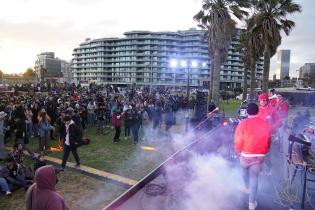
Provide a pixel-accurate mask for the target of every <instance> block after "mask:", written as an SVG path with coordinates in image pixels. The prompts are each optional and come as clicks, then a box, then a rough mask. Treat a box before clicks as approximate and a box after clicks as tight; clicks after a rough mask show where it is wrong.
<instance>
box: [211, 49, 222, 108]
mask: <svg viewBox="0 0 315 210" xmlns="http://www.w3.org/2000/svg"><path fill="white" fill-rule="evenodd" d="M220 71H221V63H220V57H219V52H218V50H216V51H215V53H214V56H213V71H212V74H213V75H212V99H213V102H214V104H215V105H216V106H217V107H218V106H219V100H220Z"/></svg>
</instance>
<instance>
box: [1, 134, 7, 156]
mask: <svg viewBox="0 0 315 210" xmlns="http://www.w3.org/2000/svg"><path fill="white" fill-rule="evenodd" d="M5 157H6V152H5V151H4V135H0V159H4V158H5Z"/></svg>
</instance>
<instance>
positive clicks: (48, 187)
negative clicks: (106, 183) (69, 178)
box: [25, 165, 69, 210]
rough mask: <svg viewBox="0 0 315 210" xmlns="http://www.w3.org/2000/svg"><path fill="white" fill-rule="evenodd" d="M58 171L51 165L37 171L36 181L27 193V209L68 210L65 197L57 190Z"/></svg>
mask: <svg viewBox="0 0 315 210" xmlns="http://www.w3.org/2000/svg"><path fill="white" fill-rule="evenodd" d="M55 186H56V173H55V169H54V168H53V167H52V166H51V165H47V166H43V167H41V168H39V169H37V170H36V172H35V183H34V184H33V185H32V186H31V187H30V188H29V189H28V190H27V193H26V198H25V200H26V210H39V209H41V210H68V209H69V208H68V207H67V205H66V203H65V201H64V199H63V198H62V197H61V196H60V195H59V194H58V193H57V192H56V190H55Z"/></svg>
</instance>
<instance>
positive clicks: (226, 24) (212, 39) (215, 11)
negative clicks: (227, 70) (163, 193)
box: [194, 0, 250, 105]
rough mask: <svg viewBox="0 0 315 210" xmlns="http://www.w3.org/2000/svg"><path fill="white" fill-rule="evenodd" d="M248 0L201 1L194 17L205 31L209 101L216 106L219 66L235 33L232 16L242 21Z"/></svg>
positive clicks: (225, 56) (224, 58)
mask: <svg viewBox="0 0 315 210" xmlns="http://www.w3.org/2000/svg"><path fill="white" fill-rule="evenodd" d="M249 6H250V4H249V1H248V0H203V3H202V9H201V10H200V11H199V12H198V13H197V14H196V15H195V16H194V20H195V21H197V22H198V23H199V26H200V27H201V28H202V29H205V30H207V37H208V49H209V57H210V60H211V69H210V70H211V71H210V81H211V84H210V90H209V99H212V100H213V102H214V103H215V104H216V105H218V103H219V91H220V70H221V65H222V63H224V62H225V61H226V58H227V55H228V53H227V50H228V47H229V43H230V41H231V37H232V35H233V33H234V31H235V25H236V23H235V21H234V20H233V19H232V17H231V16H232V15H233V16H235V17H236V18H238V19H239V20H242V19H243V17H244V16H246V15H247V14H248V13H247V11H245V10H244V9H243V8H247V7H249Z"/></svg>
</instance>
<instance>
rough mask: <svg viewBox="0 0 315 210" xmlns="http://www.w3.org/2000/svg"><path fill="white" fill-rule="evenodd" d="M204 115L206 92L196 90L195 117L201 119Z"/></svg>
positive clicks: (205, 110) (205, 111)
mask: <svg viewBox="0 0 315 210" xmlns="http://www.w3.org/2000/svg"><path fill="white" fill-rule="evenodd" d="M206 115H207V93H206V92H202V91H197V93H196V106H195V118H196V119H199V120H201V119H202V118H204V117H205V116H206Z"/></svg>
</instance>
